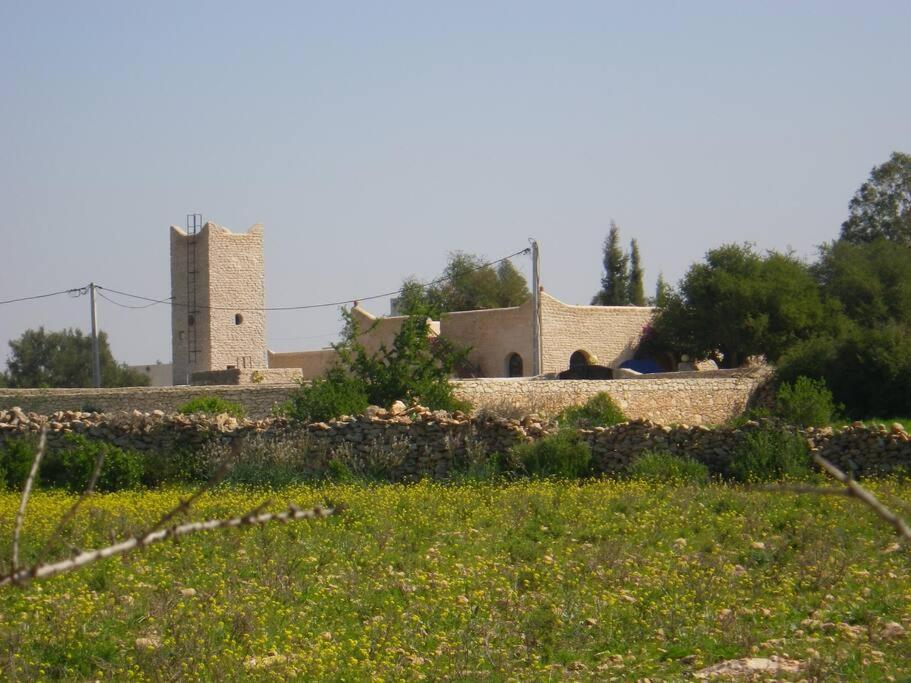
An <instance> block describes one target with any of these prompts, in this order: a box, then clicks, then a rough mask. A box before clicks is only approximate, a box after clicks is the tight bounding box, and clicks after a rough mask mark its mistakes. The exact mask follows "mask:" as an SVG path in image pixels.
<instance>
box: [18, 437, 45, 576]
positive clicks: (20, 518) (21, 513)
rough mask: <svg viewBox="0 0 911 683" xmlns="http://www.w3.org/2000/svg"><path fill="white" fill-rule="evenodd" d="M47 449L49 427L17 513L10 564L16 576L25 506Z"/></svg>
mask: <svg viewBox="0 0 911 683" xmlns="http://www.w3.org/2000/svg"><path fill="white" fill-rule="evenodd" d="M46 447H47V425H44V427H42V428H41V437H40V438H39V439H38V450H37V451H36V452H35V459H34V460H32V469H31V470H30V471H29V473H28V479H26V480H25V488H23V489H22V499H21V500H20V501H19V511H18V512H17V513H16V526H15V527H14V528H13V557H12V561H11V563H10V565H11V567H10V573H11V574H15V573H16V570H17V569H19V536H20V534H21V533H22V523H23V522H24V521H25V506H26V505H28V497H29V495H31V493H32V484H34V483H35V477H36V476H38V466H39V465H40V464H41V458H43V457H44V449H45V448H46Z"/></svg>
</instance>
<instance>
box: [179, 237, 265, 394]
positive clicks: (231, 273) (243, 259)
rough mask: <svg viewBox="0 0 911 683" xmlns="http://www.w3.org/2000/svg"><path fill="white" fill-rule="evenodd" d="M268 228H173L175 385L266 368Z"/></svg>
mask: <svg viewBox="0 0 911 683" xmlns="http://www.w3.org/2000/svg"><path fill="white" fill-rule="evenodd" d="M263 277H264V271H263V226H261V225H254V226H253V227H252V228H250V229H249V230H248V231H247V232H244V233H233V232H231V231H230V230H227V229H226V228H223V227H221V226H218V225H215V224H214V223H206V224H205V225H204V226H202V228H201V229H200V230H198V231H196V230H190V234H188V233H187V232H186V231H184V230H182V229H181V228H178V227H176V226H171V297H172V305H171V352H172V358H173V379H174V384H190V383H191V379H192V375H193V373H195V372H203V371H208V370H224V369H229V368H241V369H256V368H266V367H267V360H266V314H265V311H263V308H264V307H265V305H266V297H265V285H264V282H263Z"/></svg>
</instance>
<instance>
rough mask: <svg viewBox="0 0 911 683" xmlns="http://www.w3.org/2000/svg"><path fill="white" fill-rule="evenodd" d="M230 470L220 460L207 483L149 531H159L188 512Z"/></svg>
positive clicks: (166, 514)
mask: <svg viewBox="0 0 911 683" xmlns="http://www.w3.org/2000/svg"><path fill="white" fill-rule="evenodd" d="M230 468H231V463H230V462H228V461H227V460H222V461H221V463H220V464H219V465H218V469H217V470H215V473H214V474H213V475H212V476H211V477H210V478H209V481H207V482H206V483H205V484H203V485H202V486H201V487H199V488H198V489H197V490H196V491H194V492H193V495H191V496H190V497H189V498H183V499H181V500H180V502H179V503H177V505H175V506H174V507H173V508H172V509H171V510H169V511H168V512H166V513H165V514H164V515H162V517H161V519H159V520H158V521H157V522H155V524H153V525H152V526H151V527H150V529H149V531H154V530H155V529H160V528H161V527H163V526H164V525H165V524H167V523H168V522H170V521H171V520H172V519H174V518H175V517H177V516H178V515H180V514H182V513H184V512H186V511H187V510H189V509H190V507H191V506H192V505H193V503H195V502H196V501H197V500H199V498H200V496H202V495H203V494H204V493H206V492H207V491H211V490H212V489H213V488H215V486H217V485H218V484H219V482H221V480H222V479H224V478H225V475H226V474H227V473H228V470H229V469H230Z"/></svg>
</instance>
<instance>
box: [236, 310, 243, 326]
mask: <svg viewBox="0 0 911 683" xmlns="http://www.w3.org/2000/svg"><path fill="white" fill-rule="evenodd" d="M243 321H244V317H243V316H242V315H241V314H240V313H235V314H234V324H235V325H240V324H241V323H242V322H243Z"/></svg>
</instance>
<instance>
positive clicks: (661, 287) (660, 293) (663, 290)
mask: <svg viewBox="0 0 911 683" xmlns="http://www.w3.org/2000/svg"><path fill="white" fill-rule="evenodd" d="M668 290H669V287H668V286H667V282H665V281H664V273H658V282H657V283H656V284H655V306H658V307H659V308H661V307H662V306H664V305H665V304H666V303H667V295H668Z"/></svg>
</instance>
